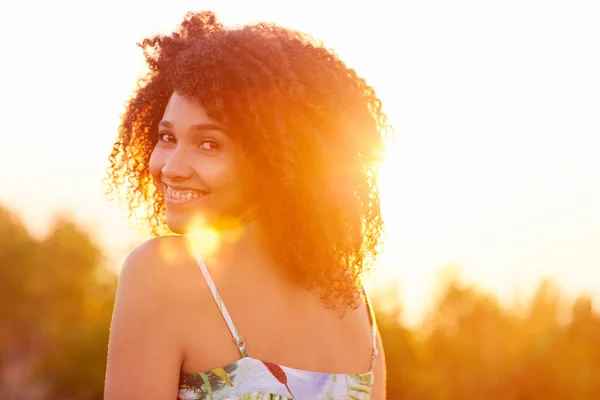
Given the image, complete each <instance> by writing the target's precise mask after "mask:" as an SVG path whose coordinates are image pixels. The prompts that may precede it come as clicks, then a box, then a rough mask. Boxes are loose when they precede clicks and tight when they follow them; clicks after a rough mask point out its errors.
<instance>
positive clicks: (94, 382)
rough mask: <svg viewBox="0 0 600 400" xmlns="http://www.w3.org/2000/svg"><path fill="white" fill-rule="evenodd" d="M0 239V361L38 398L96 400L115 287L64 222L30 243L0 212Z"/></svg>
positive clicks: (89, 245)
mask: <svg viewBox="0 0 600 400" xmlns="http://www.w3.org/2000/svg"><path fill="white" fill-rule="evenodd" d="M0 238H1V239H0V265H1V266H2V267H1V269H0V274H1V277H0V289H2V290H0V296H1V297H0V300H1V301H0V312H1V314H0V315H2V324H0V327H2V331H1V332H2V336H1V337H2V339H3V340H2V345H1V347H0V351H1V352H2V355H3V357H1V358H0V359H4V360H10V361H11V363H12V364H14V365H17V364H19V365H21V366H22V369H24V371H23V372H22V373H21V374H19V377H20V378H21V379H24V380H26V382H21V385H22V386H23V385H24V386H31V387H35V388H42V387H43V388H44V392H45V394H44V396H43V398H52V399H54V398H56V399H59V398H60V399H67V398H70V399H101V398H102V392H103V384H104V366H105V362H106V346H107V341H108V329H109V324H110V317H111V312H112V303H113V300H114V291H115V286H116V277H115V276H114V275H113V274H111V273H110V272H109V271H108V270H107V269H104V268H102V263H103V258H102V254H101V252H100V251H99V249H98V248H97V247H96V245H95V244H94V243H93V242H92V241H91V239H90V238H89V236H88V235H87V234H85V233H84V232H83V231H81V230H80V229H79V228H77V227H76V226H75V224H73V223H72V222H70V221H68V220H66V219H64V218H61V219H58V220H57V222H56V223H55V226H54V227H53V229H52V230H51V232H50V234H49V235H48V236H47V237H46V238H45V239H44V240H41V241H37V240H35V239H33V238H32V237H31V236H30V235H29V233H28V232H27V231H26V229H25V228H24V227H23V225H22V224H21V223H20V221H18V220H17V219H16V218H15V217H14V215H12V214H10V213H9V212H8V211H6V210H4V209H0ZM99 278H100V279H99ZM23 360H26V361H27V362H23ZM21 389H23V388H21ZM0 393H2V392H1V391H0ZM22 396H23V397H27V396H25V395H23V394H22ZM13 398H14V397H13Z"/></svg>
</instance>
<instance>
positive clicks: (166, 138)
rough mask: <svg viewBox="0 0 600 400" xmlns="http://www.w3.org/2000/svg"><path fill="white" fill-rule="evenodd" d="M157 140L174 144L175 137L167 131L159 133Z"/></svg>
mask: <svg viewBox="0 0 600 400" xmlns="http://www.w3.org/2000/svg"><path fill="white" fill-rule="evenodd" d="M158 140H159V141H161V142H165V143H175V136H173V134H172V133H170V132H167V131H159V132H158Z"/></svg>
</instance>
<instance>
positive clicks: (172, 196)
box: [165, 185, 208, 203]
mask: <svg viewBox="0 0 600 400" xmlns="http://www.w3.org/2000/svg"><path fill="white" fill-rule="evenodd" d="M165 187H166V190H165V198H166V199H167V200H169V201H171V202H175V203H185V202H188V201H192V200H196V199H198V198H200V197H204V196H206V195H208V192H203V191H201V190H176V189H173V188H172V187H170V186H167V185H165Z"/></svg>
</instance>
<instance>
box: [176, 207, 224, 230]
mask: <svg viewBox="0 0 600 400" xmlns="http://www.w3.org/2000/svg"><path fill="white" fill-rule="evenodd" d="M166 217H167V226H168V227H169V230H170V231H171V232H173V233H175V234H178V235H185V234H189V233H191V232H193V231H195V230H198V229H200V230H201V229H202V228H203V227H207V226H213V225H214V224H215V218H214V217H215V216H212V218H211V217H209V216H208V215H206V213H202V214H200V213H184V212H176V211H169V209H167V215H166ZM216 219H217V220H218V218H216Z"/></svg>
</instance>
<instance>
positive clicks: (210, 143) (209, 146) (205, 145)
mask: <svg viewBox="0 0 600 400" xmlns="http://www.w3.org/2000/svg"><path fill="white" fill-rule="evenodd" d="M220 147H221V146H220V145H219V143H217V142H215V141H214V140H203V141H202V142H201V143H200V148H201V149H203V150H217V149H219V148H220Z"/></svg>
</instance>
